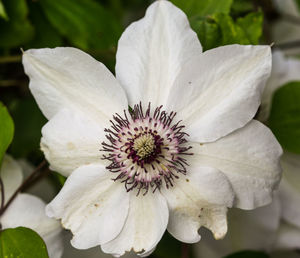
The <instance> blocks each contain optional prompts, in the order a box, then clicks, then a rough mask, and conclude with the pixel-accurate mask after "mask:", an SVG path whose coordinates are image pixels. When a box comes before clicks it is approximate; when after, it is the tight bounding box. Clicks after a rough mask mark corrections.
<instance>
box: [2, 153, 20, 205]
mask: <svg viewBox="0 0 300 258" xmlns="http://www.w3.org/2000/svg"><path fill="white" fill-rule="evenodd" d="M0 177H1V179H2V182H3V185H4V200H5V203H6V202H7V201H8V200H9V199H10V197H11V196H12V195H13V194H14V192H15V191H16V190H17V188H18V187H19V186H20V185H21V183H22V181H23V174H22V169H21V167H20V166H19V165H18V163H17V162H16V161H15V160H14V159H13V158H12V157H11V156H9V155H5V156H4V158H3V161H2V166H1V171H0Z"/></svg>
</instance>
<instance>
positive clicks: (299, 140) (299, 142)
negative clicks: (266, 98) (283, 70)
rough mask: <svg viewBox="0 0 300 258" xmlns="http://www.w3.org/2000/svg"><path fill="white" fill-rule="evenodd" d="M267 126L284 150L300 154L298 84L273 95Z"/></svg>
mask: <svg viewBox="0 0 300 258" xmlns="http://www.w3.org/2000/svg"><path fill="white" fill-rule="evenodd" d="M269 126H270V128H271V129H272V131H273V133H274V134H275V136H276V138H277V139H278V141H279V142H280V144H281V145H282V147H283V148H284V149H286V150H288V151H290V152H294V153H298V154H300V82H290V83H288V84H286V85H284V86H282V87H281V88H279V89H278V90H277V91H276V92H275V93H274V96H273V102H272V108H271V113H270V118H269Z"/></svg>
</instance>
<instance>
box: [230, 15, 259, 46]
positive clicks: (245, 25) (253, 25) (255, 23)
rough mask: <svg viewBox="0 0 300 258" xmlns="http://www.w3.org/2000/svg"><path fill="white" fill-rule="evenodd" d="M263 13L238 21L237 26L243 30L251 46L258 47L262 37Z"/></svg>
mask: <svg viewBox="0 0 300 258" xmlns="http://www.w3.org/2000/svg"><path fill="white" fill-rule="evenodd" d="M263 21H264V19H263V13H262V12H261V11H259V12H254V13H250V14H248V15H246V16H245V17H243V18H238V19H237V22H236V23H237V25H238V26H240V27H241V28H242V30H243V31H244V33H245V36H246V37H247V39H248V40H249V42H250V44H253V45H257V44H258V43H259V39H260V37H261V35H262V29H263Z"/></svg>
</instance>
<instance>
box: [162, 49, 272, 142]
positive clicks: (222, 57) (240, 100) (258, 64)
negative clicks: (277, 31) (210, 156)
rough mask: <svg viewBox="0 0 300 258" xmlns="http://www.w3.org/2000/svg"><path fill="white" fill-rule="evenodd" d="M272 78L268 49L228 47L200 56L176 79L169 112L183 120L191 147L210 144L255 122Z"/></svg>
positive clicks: (170, 97) (191, 60)
mask: <svg viewBox="0 0 300 258" xmlns="http://www.w3.org/2000/svg"><path fill="white" fill-rule="evenodd" d="M270 72H271V50H270V47H268V46H241V45H230V46H223V47H219V48H215V49H212V50H208V51H206V52H204V53H203V54H200V53H198V54H197V55H195V56H194V57H193V58H191V59H190V60H189V61H188V62H187V63H186V64H185V66H184V67H183V69H182V71H181V73H180V74H179V76H178V77H177V79H176V81H175V85H174V87H173V88H172V91H171V93H170V96H169V98H168V103H167V106H168V108H169V109H170V110H176V111H177V112H178V119H182V120H184V124H185V125H186V130H187V132H188V133H189V134H190V140H191V141H197V142H210V141H214V140H217V139H218V138H220V137H222V136H225V135H227V134H229V133H231V132H233V131H234V130H236V129H238V128H241V127H243V126H244V125H245V124H246V123H248V122H249V121H250V120H251V119H252V118H253V117H254V115H255V113H256V111H257V109H258V107H259V105H260V98H261V95H262V92H263V89H264V85H265V82H266V80H267V78H268V77H269V75H270Z"/></svg>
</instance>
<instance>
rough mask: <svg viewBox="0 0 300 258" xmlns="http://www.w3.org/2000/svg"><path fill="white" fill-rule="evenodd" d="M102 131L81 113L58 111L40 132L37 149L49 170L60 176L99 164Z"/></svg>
mask: <svg viewBox="0 0 300 258" xmlns="http://www.w3.org/2000/svg"><path fill="white" fill-rule="evenodd" d="M103 139H105V136H104V129H103V128H102V127H101V125H100V124H99V123H96V122H95V121H93V120H91V119H89V118H88V117H85V115H83V114H82V113H81V112H79V111H74V110H69V109H62V110H61V111H59V112H58V113H57V114H56V115H55V116H54V117H53V118H52V119H51V120H50V121H49V122H48V123H47V124H46V125H45V126H44V127H43V129H42V140H41V149H42V151H43V152H44V154H45V156H46V159H47V160H48V161H49V163H50V165H51V169H53V170H55V171H57V172H60V173H61V174H62V175H64V176H69V175H70V173H71V172H72V171H73V170H74V169H76V168H78V167H79V166H82V165H87V164H91V163H99V162H101V157H102V153H101V152H100V149H101V141H102V140H103Z"/></svg>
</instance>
